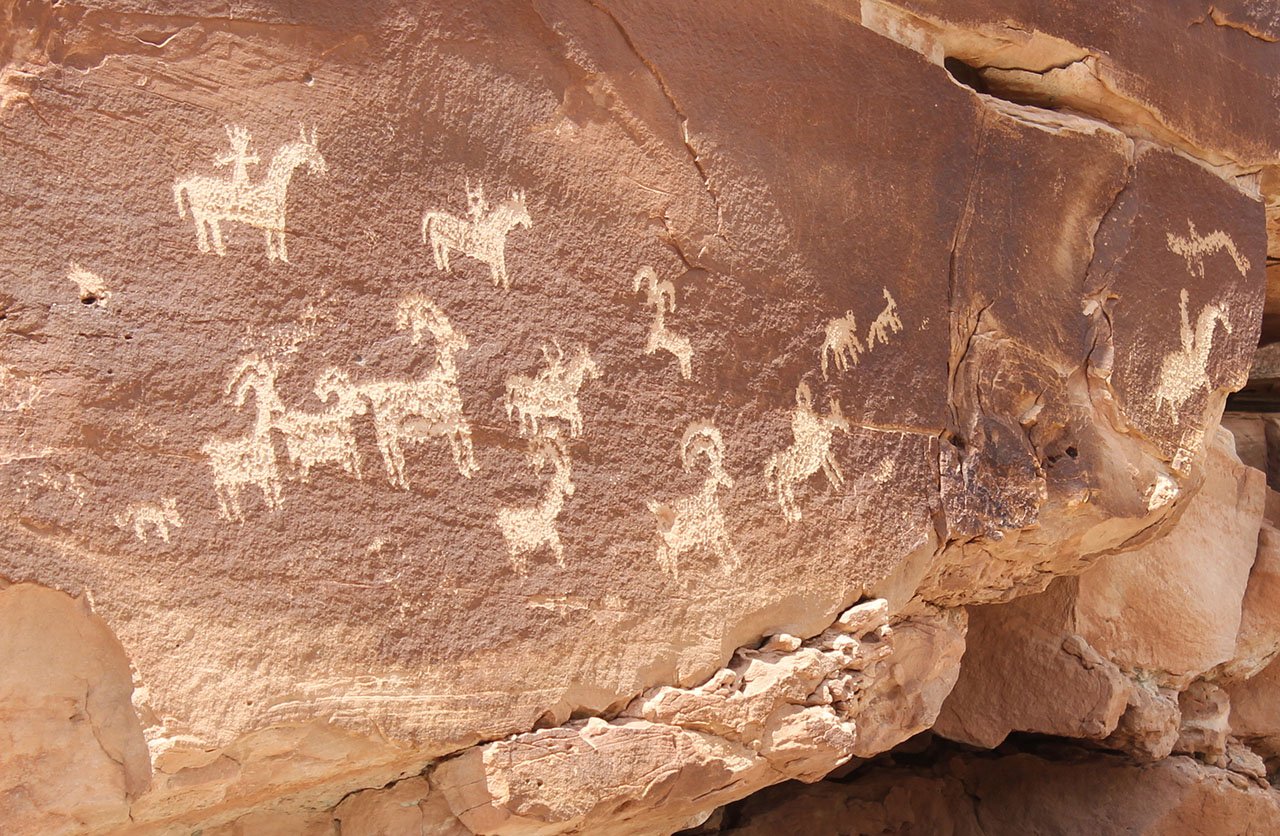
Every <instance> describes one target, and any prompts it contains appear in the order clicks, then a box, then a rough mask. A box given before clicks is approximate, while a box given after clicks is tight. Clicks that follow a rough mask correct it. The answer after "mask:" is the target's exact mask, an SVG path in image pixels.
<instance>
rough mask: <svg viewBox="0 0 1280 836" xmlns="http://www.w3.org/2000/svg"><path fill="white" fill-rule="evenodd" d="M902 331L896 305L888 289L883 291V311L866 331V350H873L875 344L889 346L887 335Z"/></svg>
mask: <svg viewBox="0 0 1280 836" xmlns="http://www.w3.org/2000/svg"><path fill="white" fill-rule="evenodd" d="M901 330H902V320H901V319H899V318H898V303H897V302H895V301H894V300H893V294H892V293H890V292H889V288H887V287H886V288H885V289H884V310H882V311H880V313H879V315H878V316H876V318H875V320H874V321H873V322H872V323H871V327H870V328H868V329H867V350H868V351H870V350H871V349H873V348H875V345H876V343H877V342H879V343H881V344H882V345H888V344H889V335H890V334H897V333H898V332H900V331H901Z"/></svg>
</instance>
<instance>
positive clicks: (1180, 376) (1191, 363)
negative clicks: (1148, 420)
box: [1155, 288, 1231, 424]
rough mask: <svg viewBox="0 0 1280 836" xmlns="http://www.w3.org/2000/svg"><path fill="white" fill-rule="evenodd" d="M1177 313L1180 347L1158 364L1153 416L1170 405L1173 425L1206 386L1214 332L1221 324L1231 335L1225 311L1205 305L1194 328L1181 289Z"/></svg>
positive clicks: (1185, 292) (1185, 298) (1184, 291)
mask: <svg viewBox="0 0 1280 836" xmlns="http://www.w3.org/2000/svg"><path fill="white" fill-rule="evenodd" d="M1179 300H1180V301H1179V303H1178V310H1179V313H1180V315H1181V323H1180V326H1181V334H1180V336H1181V340H1182V344H1181V345H1180V346H1179V347H1178V349H1177V350H1175V351H1171V352H1169V353H1168V354H1166V355H1165V356H1164V359H1163V360H1161V361H1160V381H1159V385H1157V387H1156V393H1155V399H1156V414H1157V415H1159V414H1160V411H1161V410H1162V409H1163V408H1164V406H1165V404H1168V406H1169V416H1170V418H1172V419H1173V423H1175V424H1177V423H1178V410H1179V409H1181V408H1182V405H1183V404H1184V403H1186V402H1187V400H1188V399H1189V398H1190V397H1191V396H1192V395H1194V394H1195V393H1196V392H1197V391H1199V390H1200V389H1202V388H1204V387H1205V386H1208V385H1209V354H1210V352H1211V351H1212V350H1213V332H1214V329H1215V326H1216V325H1217V323H1219V322H1221V323H1222V327H1223V328H1225V329H1226V331H1227V333H1228V334H1230V333H1231V323H1230V321H1228V319H1227V314H1226V311H1224V310H1223V309H1222V308H1221V307H1220V306H1218V305H1212V304H1211V305H1205V306H1204V308H1203V309H1202V310H1201V311H1200V315H1199V316H1197V317H1196V325H1195V329H1194V330H1192V328H1191V321H1190V319H1189V317H1188V314H1187V291H1186V289H1185V288H1183V290H1182V293H1181V294H1180V296H1179Z"/></svg>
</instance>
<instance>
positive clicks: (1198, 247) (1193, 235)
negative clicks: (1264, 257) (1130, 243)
mask: <svg viewBox="0 0 1280 836" xmlns="http://www.w3.org/2000/svg"><path fill="white" fill-rule="evenodd" d="M1187 227H1188V234H1187V235H1186V236H1185V237H1184V236H1182V235H1174V234H1173V233H1172V232H1170V233H1167V234H1166V235H1165V240H1166V241H1167V242H1168V244H1169V249H1170V250H1171V251H1173V252H1174V253H1177V254H1178V255H1180V256H1182V257H1183V258H1184V259H1186V261H1187V272H1188V273H1190V274H1191V275H1193V276H1197V277H1199V278H1202V279H1203V278H1204V259H1205V256H1207V255H1211V254H1212V253H1215V252H1219V251H1222V252H1225V253H1226V254H1227V255H1229V256H1231V260H1232V261H1233V262H1234V263H1235V265H1236V270H1238V271H1240V275H1241V276H1245V275H1248V273H1249V266H1250V265H1249V259H1248V258H1246V257H1245V256H1243V255H1241V253H1240V250H1238V249H1237V248H1236V242H1235V241H1232V240H1231V236H1230V235H1228V234H1227V233H1225V232H1223V231H1222V230H1220V229H1217V230H1214V231H1213V232H1210V233H1209V234H1208V235H1201V234H1200V233H1198V232H1196V225H1195V224H1194V223H1192V222H1191V221H1187Z"/></svg>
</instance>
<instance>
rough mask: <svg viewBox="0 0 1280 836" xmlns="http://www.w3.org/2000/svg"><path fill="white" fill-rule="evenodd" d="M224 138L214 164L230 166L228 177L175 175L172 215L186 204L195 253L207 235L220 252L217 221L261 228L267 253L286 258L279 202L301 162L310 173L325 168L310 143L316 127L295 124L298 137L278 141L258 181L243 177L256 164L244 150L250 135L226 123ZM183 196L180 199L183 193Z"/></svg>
mask: <svg viewBox="0 0 1280 836" xmlns="http://www.w3.org/2000/svg"><path fill="white" fill-rule="evenodd" d="M227 139H228V140H229V141H230V143H231V152H230V153H229V154H225V155H223V156H220V157H217V158H216V159H215V160H214V164H215V165H217V166H225V165H231V166H232V171H231V177H230V179H226V178H222V177H207V176H205V175H202V174H192V175H190V176H187V177H183V178H179V179H178V180H177V181H175V182H174V184H173V199H174V202H176V203H177V204H178V216H179V217H183V218H185V217H186V216H187V204H189V205H190V208H191V217H192V219H193V220H194V221H195V225H196V246H197V247H198V248H199V249H200V252H202V253H207V252H209V239H210V238H212V239H213V251H214V252H216V253H217V254H218V255H226V254H227V250H226V246H225V245H224V244H223V242H222V227H221V223H222V222H223V221H230V222H234V223H241V224H245V225H246V226H250V227H253V228H255V229H261V230H263V232H264V233H265V234H266V238H267V258H268V259H270V260H273V261H274V260H275V259H277V258H279V259H280V260H281V261H286V262H287V261H288V260H289V251H288V249H287V248H286V246H285V203H286V197H287V193H288V189H289V181H290V179H292V177H293V170H294V169H295V168H297V167H298V166H300V165H303V164H305V165H306V166H307V169H308V171H309V172H310V173H311V174H314V175H321V176H322V175H324V174H327V173H328V171H329V167H328V165H327V164H326V163H325V160H324V157H322V156H321V155H320V152H319V150H317V148H316V132H315V129H314V128H312V130H311V136H309V137H308V136H307V134H306V131H304V130H303V129H301V128H299V135H298V139H297V140H295V141H293V142H289V143H286V144H285V145H282V146H281V147H280V149H279V150H278V151H276V153H275V156H274V157H272V158H271V162H270V164H269V165H268V166H267V173H266V174H265V175H264V176H263V177H262V179H261V180H259V181H257V182H256V183H255V182H252V181H251V180H250V179H249V170H248V167H249V166H250V165H254V164H257V163H258V156H257V155H256V154H253V153H251V152H250V151H249V142H250V135H249V132H248V131H247V130H245V129H244V128H240V127H235V126H231V125H228V126H227ZM184 195H185V196H186V204H184V202H183V196H184Z"/></svg>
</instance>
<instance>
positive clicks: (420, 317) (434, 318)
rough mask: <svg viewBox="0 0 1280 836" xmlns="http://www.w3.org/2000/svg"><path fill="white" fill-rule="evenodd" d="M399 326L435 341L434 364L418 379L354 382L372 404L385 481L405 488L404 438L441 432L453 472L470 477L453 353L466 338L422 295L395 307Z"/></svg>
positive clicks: (467, 430) (472, 464) (472, 468)
mask: <svg viewBox="0 0 1280 836" xmlns="http://www.w3.org/2000/svg"><path fill="white" fill-rule="evenodd" d="M396 323H397V326H398V327H400V328H411V329H412V330H413V340H412V341H413V343H414V344H416V343H418V342H419V340H420V339H421V335H422V331H423V329H425V330H427V331H430V332H431V335H432V336H433V337H434V338H435V341H436V365H435V368H433V369H431V370H430V371H429V372H428V373H427V374H426V376H425V377H422V378H420V379H418V380H383V381H371V382H367V383H360V384H357V385H356V391H357V392H358V393H359V395H360V396H361V397H363V398H365V399H366V400H367V401H368V402H369V406H370V407H371V408H372V409H373V426H374V431H375V433H376V435H377V438H378V449H379V450H380V451H381V452H382V460H383V463H384V464H385V465H386V467H387V478H388V479H390V480H391V484H393V485H395V486H397V487H400V488H405V489H406V490H407V489H408V487H409V480H408V479H407V478H406V477H405V473H404V450H403V449H402V445H403V444H404V443H406V442H426V441H430V440H431V439H433V438H440V437H444V438H447V439H448V440H449V448H450V450H451V451H452V453H453V461H454V464H456V465H457V467H458V473H460V474H461V475H462V476H464V477H467V478H470V477H471V475H472V474H473V473H475V472H476V471H478V470H479V469H480V467H479V465H477V464H476V461H475V457H474V454H473V451H472V447H471V425H470V424H469V423H468V422H467V418H466V415H464V414H463V411H462V393H461V392H459V390H458V367H457V365H456V364H455V363H454V358H455V356H456V355H457V354H458V352H460V351H465V350H466V349H467V348H468V347H469V346H470V343H469V342H468V341H467V338H466V336H464V335H463V334H460V333H458V332H457V331H455V330H454V328H453V324H452V323H451V322H449V318H448V317H447V316H445V314H444V311H442V310H440V308H439V307H438V306H436V304H435V303H434V302H432V301H431V300H429V299H425V298H423V297H417V296H415V297H410V298H408V299H405V300H403V301H402V302H401V303H400V306H399V308H398V310H397V313H396Z"/></svg>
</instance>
